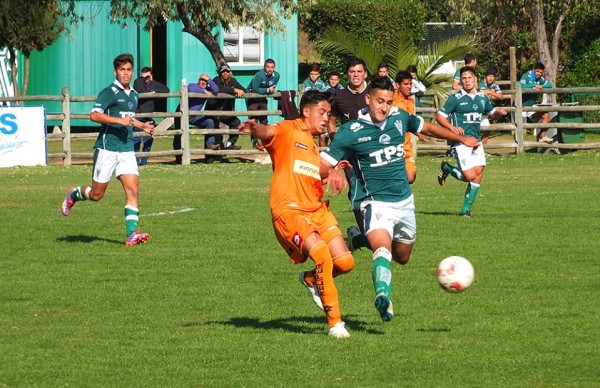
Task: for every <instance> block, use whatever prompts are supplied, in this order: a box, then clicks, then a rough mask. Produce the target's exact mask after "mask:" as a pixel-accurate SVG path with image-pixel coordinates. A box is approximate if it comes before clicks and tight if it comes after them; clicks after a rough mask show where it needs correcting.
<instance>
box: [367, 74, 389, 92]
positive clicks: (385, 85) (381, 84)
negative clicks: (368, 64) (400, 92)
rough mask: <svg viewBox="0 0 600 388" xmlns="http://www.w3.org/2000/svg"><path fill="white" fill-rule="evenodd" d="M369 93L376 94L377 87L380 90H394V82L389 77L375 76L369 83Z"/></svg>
mask: <svg viewBox="0 0 600 388" xmlns="http://www.w3.org/2000/svg"><path fill="white" fill-rule="evenodd" d="M369 88H370V90H369V93H370V94H371V95H374V94H375V93H376V89H379V90H389V91H390V92H393V91H394V84H392V81H390V78H389V77H375V78H373V79H372V80H371V83H369Z"/></svg>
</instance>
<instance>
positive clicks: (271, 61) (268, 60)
mask: <svg viewBox="0 0 600 388" xmlns="http://www.w3.org/2000/svg"><path fill="white" fill-rule="evenodd" d="M267 63H272V64H273V65H275V60H274V59H271V58H269V59H267V60H266V61H265V65H266V64H267Z"/></svg>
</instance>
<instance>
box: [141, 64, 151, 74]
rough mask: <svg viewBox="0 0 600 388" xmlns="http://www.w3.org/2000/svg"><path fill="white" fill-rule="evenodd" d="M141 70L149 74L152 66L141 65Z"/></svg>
mask: <svg viewBox="0 0 600 388" xmlns="http://www.w3.org/2000/svg"><path fill="white" fill-rule="evenodd" d="M141 72H142V73H150V74H152V68H151V67H148V66H144V67H142V71H141Z"/></svg>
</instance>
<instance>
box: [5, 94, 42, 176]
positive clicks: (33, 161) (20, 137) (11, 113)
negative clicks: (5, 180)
mask: <svg viewBox="0 0 600 388" xmlns="http://www.w3.org/2000/svg"><path fill="white" fill-rule="evenodd" d="M47 163H48V137H47V135H46V111H45V108H44V107H41V106H40V107H0V167H12V166H35V165H43V166H45V165H46V164H47Z"/></svg>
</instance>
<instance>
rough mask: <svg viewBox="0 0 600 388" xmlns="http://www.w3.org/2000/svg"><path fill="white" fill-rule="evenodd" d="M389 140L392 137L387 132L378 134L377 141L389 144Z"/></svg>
mask: <svg viewBox="0 0 600 388" xmlns="http://www.w3.org/2000/svg"><path fill="white" fill-rule="evenodd" d="M391 141H392V138H391V137H390V135H388V134H385V133H384V134H383V135H381V136H379V143H381V144H390V142H391Z"/></svg>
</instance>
